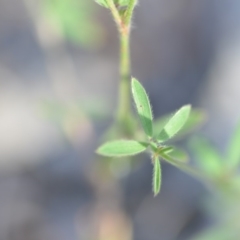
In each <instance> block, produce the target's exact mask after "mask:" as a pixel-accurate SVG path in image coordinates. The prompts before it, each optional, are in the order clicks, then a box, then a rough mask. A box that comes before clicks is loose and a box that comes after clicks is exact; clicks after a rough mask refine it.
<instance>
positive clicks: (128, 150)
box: [96, 140, 148, 157]
mask: <svg viewBox="0 0 240 240" xmlns="http://www.w3.org/2000/svg"><path fill="white" fill-rule="evenodd" d="M147 147H148V143H143V142H137V141H134V140H116V141H111V142H107V143H104V144H103V145H102V146H100V147H99V148H98V149H97V151H96V152H97V153H98V154H100V155H102V156H106V157H126V156H133V155H136V154H138V153H141V152H143V151H145V150H146V148H147Z"/></svg>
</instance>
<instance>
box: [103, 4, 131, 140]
mask: <svg viewBox="0 0 240 240" xmlns="http://www.w3.org/2000/svg"><path fill="white" fill-rule="evenodd" d="M106 1H107V4H108V6H109V9H110V11H111V13H112V16H113V18H114V20H115V22H116V24H117V27H118V32H119V37H120V63H119V64H120V66H119V71H120V84H119V93H118V109H117V113H116V114H117V115H116V121H117V125H118V127H119V130H120V132H122V133H123V135H131V131H130V129H131V127H130V126H129V124H130V121H131V119H132V114H131V88H130V86H131V63H130V47H129V45H130V43H129V41H130V25H131V18H132V14H133V10H134V7H135V4H136V0H130V1H129V4H128V7H127V9H126V10H125V13H123V14H121V13H120V11H119V10H118V8H117V6H116V5H115V3H114V1H113V0H106Z"/></svg>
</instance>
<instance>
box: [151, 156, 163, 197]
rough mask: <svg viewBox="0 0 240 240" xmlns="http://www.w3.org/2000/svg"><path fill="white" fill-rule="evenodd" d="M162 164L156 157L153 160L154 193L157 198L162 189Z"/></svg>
mask: <svg viewBox="0 0 240 240" xmlns="http://www.w3.org/2000/svg"><path fill="white" fill-rule="evenodd" d="M161 175H162V174H161V164H160V160H159V159H158V158H157V157H154V159H153V193H154V196H157V194H158V193H159V192H160V188H161V181H162V176H161Z"/></svg>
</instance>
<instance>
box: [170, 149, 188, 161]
mask: <svg viewBox="0 0 240 240" xmlns="http://www.w3.org/2000/svg"><path fill="white" fill-rule="evenodd" d="M167 155H168V156H169V157H171V158H172V159H175V160H176V161H179V162H182V163H187V162H188V160H189V158H188V155H187V153H186V152H185V151H183V150H181V149H179V148H173V150H172V151H171V152H168V153H167Z"/></svg>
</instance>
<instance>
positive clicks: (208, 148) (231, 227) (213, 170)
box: [190, 122, 240, 240]
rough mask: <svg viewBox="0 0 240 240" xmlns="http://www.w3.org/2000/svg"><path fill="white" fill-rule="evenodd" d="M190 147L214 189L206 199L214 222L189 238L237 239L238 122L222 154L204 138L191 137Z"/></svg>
mask: <svg viewBox="0 0 240 240" xmlns="http://www.w3.org/2000/svg"><path fill="white" fill-rule="evenodd" d="M190 147H191V149H192V150H193V151H194V153H195V155H196V156H197V159H196V163H197V165H198V168H199V171H200V172H201V174H202V175H204V176H205V178H206V179H208V184H210V186H211V189H212V190H214V191H213V193H214V194H213V198H212V200H210V199H208V202H207V206H208V212H211V213H212V216H213V217H215V219H216V225H214V226H213V227H211V228H209V229H207V230H206V231H204V232H202V233H200V234H199V235H197V236H194V237H193V238H192V240H237V239H239V238H240V233H239V229H240V224H239V209H240V204H239V202H240V176H239V167H240V122H239V124H238V126H237V127H236V129H235V131H234V133H233V135H232V137H231V139H230V141H229V144H228V147H227V149H226V153H225V156H222V154H221V153H220V152H219V151H217V150H216V149H215V148H214V147H213V146H212V145H211V144H210V143H209V141H207V140H206V139H205V138H200V137H198V138H195V139H193V140H191V142H190Z"/></svg>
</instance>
